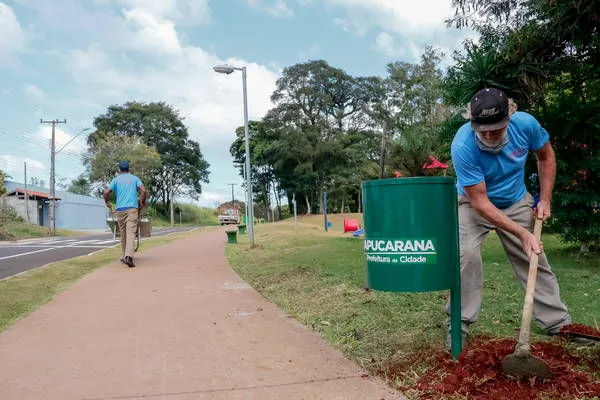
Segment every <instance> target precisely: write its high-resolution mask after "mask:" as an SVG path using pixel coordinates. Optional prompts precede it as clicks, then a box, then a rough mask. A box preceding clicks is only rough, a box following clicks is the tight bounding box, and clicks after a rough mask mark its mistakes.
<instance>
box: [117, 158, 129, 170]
mask: <svg viewBox="0 0 600 400" xmlns="http://www.w3.org/2000/svg"><path fill="white" fill-rule="evenodd" d="M119 168H120V169H129V161H127V160H121V161H119Z"/></svg>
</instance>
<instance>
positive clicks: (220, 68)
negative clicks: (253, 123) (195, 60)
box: [213, 65, 254, 247]
mask: <svg viewBox="0 0 600 400" xmlns="http://www.w3.org/2000/svg"><path fill="white" fill-rule="evenodd" d="M213 69H214V71H215V72H218V73H219V74H227V75H229V74H231V73H232V72H233V71H242V87H243V94H244V139H245V142H246V197H247V199H246V200H247V201H246V207H247V208H248V211H247V213H246V215H247V217H248V218H247V219H248V237H249V238H250V247H254V205H253V203H252V197H253V196H252V182H251V179H250V171H251V169H250V138H249V134H248V91H247V89H246V67H234V66H231V65H217V66H215V67H213Z"/></svg>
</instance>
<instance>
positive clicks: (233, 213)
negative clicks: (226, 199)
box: [218, 208, 240, 225]
mask: <svg viewBox="0 0 600 400" xmlns="http://www.w3.org/2000/svg"><path fill="white" fill-rule="evenodd" d="M218 218H219V223H220V224H221V225H229V224H235V225H237V224H239V223H240V212H239V210H236V209H231V208H230V209H227V210H225V212H224V213H222V214H220V215H219V217H218Z"/></svg>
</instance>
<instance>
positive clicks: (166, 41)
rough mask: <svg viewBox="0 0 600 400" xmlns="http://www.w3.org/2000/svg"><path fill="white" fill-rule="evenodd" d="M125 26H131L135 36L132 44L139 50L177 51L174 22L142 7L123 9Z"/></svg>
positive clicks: (179, 46) (177, 43)
mask: <svg viewBox="0 0 600 400" xmlns="http://www.w3.org/2000/svg"><path fill="white" fill-rule="evenodd" d="M123 15H124V17H125V21H126V23H127V26H128V27H130V28H133V30H134V32H135V35H136V37H135V38H134V39H133V41H132V46H133V47H135V48H137V49H138V50H140V51H146V52H153V51H156V52H159V53H166V54H172V53H179V52H180V51H181V45H180V44H179V39H178V38H177V31H176V30H175V24H174V23H173V22H171V21H169V20H161V19H159V18H157V17H155V16H154V15H153V14H152V13H150V12H148V11H146V10H144V9H137V8H136V9H133V10H124V11H123Z"/></svg>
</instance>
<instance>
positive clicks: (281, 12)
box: [266, 0, 294, 18]
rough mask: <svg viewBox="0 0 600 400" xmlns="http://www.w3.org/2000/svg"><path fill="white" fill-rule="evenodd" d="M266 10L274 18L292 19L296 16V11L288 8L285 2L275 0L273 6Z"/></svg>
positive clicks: (283, 0)
mask: <svg viewBox="0 0 600 400" xmlns="http://www.w3.org/2000/svg"><path fill="white" fill-rule="evenodd" d="M266 10H267V13H268V14H269V15H270V16H272V17H277V18H291V17H293V16H294V11H292V9H291V8H289V7H288V5H287V3H286V2H285V0H275V1H274V2H273V4H271V5H270V6H268V7H267V8H266Z"/></svg>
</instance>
